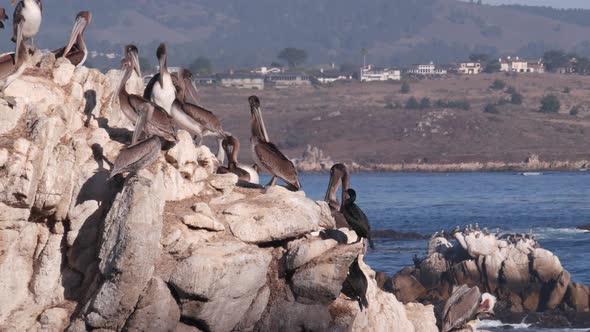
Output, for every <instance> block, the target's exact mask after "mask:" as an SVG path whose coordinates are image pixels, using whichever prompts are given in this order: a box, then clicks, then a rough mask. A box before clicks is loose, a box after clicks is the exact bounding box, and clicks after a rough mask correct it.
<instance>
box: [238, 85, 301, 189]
mask: <svg viewBox="0 0 590 332" xmlns="http://www.w3.org/2000/svg"><path fill="white" fill-rule="evenodd" d="M248 101H249V103H250V113H251V115H252V122H251V137H250V146H251V148H252V157H253V159H254V161H255V162H256V165H258V167H259V168H260V169H262V170H263V171H265V172H267V173H269V174H270V175H272V179H271V180H270V182H269V183H268V184H267V185H266V186H267V187H268V186H273V185H274V184H275V182H276V180H277V178H281V179H282V180H283V181H285V182H286V183H287V185H288V188H289V189H291V190H295V191H297V190H300V189H301V183H300V182H299V177H298V175H297V169H296V168H295V165H293V163H292V162H291V161H290V160H289V158H287V157H286V156H285V155H284V154H283V153H282V152H281V151H280V150H279V149H278V148H277V147H276V145H274V144H273V143H271V142H270V141H269V140H268V134H267V132H266V127H265V125H264V120H263V119H262V113H261V111H260V100H259V99H258V97H256V96H251V97H250V98H248Z"/></svg>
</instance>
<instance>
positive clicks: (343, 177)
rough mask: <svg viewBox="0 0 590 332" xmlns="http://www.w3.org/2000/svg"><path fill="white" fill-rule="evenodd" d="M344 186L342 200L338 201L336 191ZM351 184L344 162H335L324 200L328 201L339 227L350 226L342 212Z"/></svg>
mask: <svg viewBox="0 0 590 332" xmlns="http://www.w3.org/2000/svg"><path fill="white" fill-rule="evenodd" d="M340 186H342V201H340V202H339V201H338V199H337V198H336V192H338V188H339V187H340ZM349 186H350V178H349V175H348V169H347V168H346V165H344V164H335V165H334V166H332V168H331V169H330V182H329V183H328V189H327V190H326V196H325V198H324V201H326V203H328V206H329V207H330V212H331V213H332V217H334V220H335V221H336V227H337V228H343V227H346V228H350V226H349V225H348V222H346V218H345V217H344V215H343V214H342V212H340V209H341V208H342V205H343V203H344V201H345V200H346V198H347V196H346V195H348V194H347V193H346V190H348V188H349Z"/></svg>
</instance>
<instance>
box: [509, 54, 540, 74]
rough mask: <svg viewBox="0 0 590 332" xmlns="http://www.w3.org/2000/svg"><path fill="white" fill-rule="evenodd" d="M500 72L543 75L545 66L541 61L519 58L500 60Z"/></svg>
mask: <svg viewBox="0 0 590 332" xmlns="http://www.w3.org/2000/svg"><path fill="white" fill-rule="evenodd" d="M499 61H500V71H502V72H512V73H544V72H545V65H544V64H543V61H542V60H536V61H535V60H533V61H531V60H525V59H520V58H519V57H516V58H511V57H507V58H505V59H502V58H500V60H499Z"/></svg>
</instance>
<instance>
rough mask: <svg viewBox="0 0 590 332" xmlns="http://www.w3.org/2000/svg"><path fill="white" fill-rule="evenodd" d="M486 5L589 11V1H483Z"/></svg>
mask: <svg viewBox="0 0 590 332" xmlns="http://www.w3.org/2000/svg"><path fill="white" fill-rule="evenodd" d="M483 3H486V4H493V5H497V4H520V5H531V6H551V7H556V8H586V9H590V0H483Z"/></svg>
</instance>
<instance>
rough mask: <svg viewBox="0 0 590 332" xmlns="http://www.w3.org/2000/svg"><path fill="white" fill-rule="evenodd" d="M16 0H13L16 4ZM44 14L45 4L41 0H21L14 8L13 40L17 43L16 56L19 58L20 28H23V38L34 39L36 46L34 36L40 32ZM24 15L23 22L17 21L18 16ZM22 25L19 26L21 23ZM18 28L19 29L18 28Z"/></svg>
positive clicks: (33, 42)
mask: <svg viewBox="0 0 590 332" xmlns="http://www.w3.org/2000/svg"><path fill="white" fill-rule="evenodd" d="M15 3H16V0H12V4H13V5H14V4H15ZM42 15H43V4H42V3H41V0H21V1H20V2H19V3H18V5H16V8H15V9H14V14H13V16H12V17H13V23H12V24H13V28H14V30H13V34H12V42H14V43H16V51H15V53H16V57H17V58H18V53H19V42H18V30H19V29H20V30H21V37H20V38H21V39H23V41H26V40H28V39H31V40H32V45H33V47H35V41H34V40H33V38H34V37H35V35H37V32H39V27H40V26H41V20H42ZM19 16H22V17H23V20H22V22H17V17H19ZM21 23H22V25H21V26H20V28H18V26H19V24H21ZM17 28H18V29H17Z"/></svg>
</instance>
